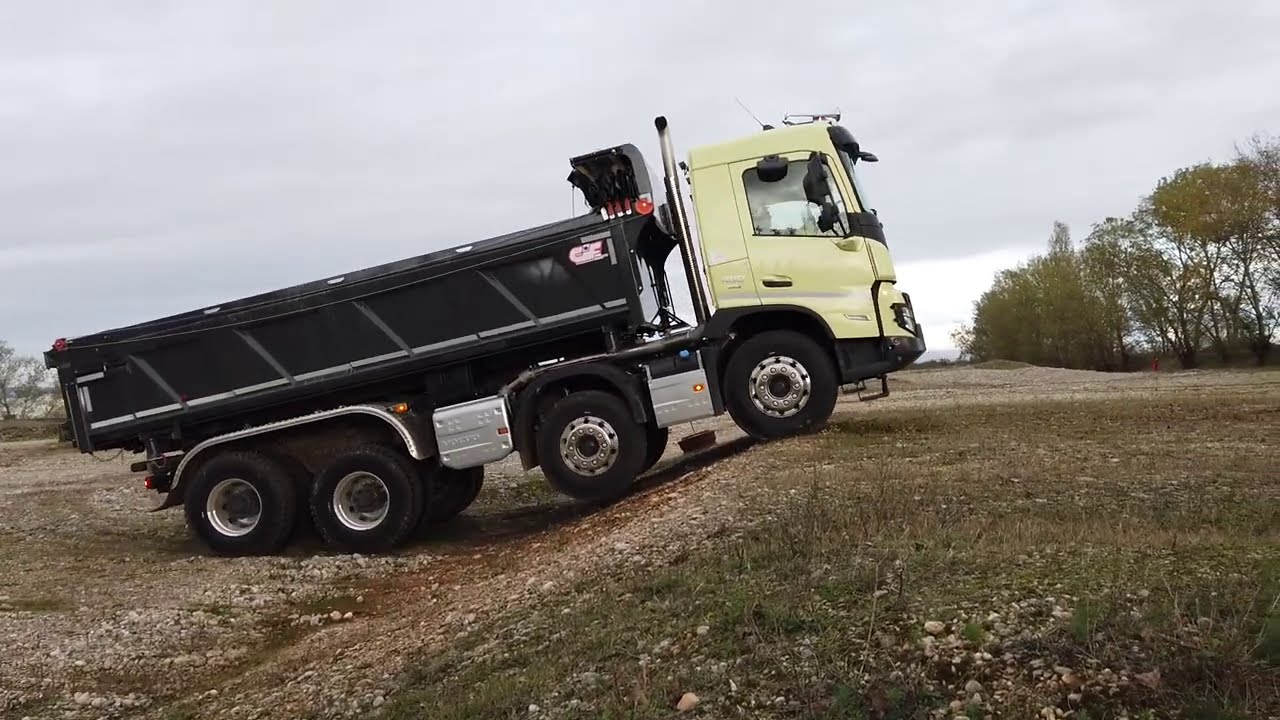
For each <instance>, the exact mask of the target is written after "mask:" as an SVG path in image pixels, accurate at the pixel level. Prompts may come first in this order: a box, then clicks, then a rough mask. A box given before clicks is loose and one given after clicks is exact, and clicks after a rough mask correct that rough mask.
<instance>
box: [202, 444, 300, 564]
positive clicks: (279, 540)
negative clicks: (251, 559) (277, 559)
mask: <svg viewBox="0 0 1280 720" xmlns="http://www.w3.org/2000/svg"><path fill="white" fill-rule="evenodd" d="M297 508H298V494H297V490H296V488H295V486H294V483H293V478H292V477H291V476H290V474H289V470H288V468H287V467H285V466H284V465H282V464H281V463H279V462H277V461H276V460H273V459H272V458H270V457H268V456H267V455H264V454H262V453H258V452H251V451H236V450H233V451H227V452H223V453H221V454H219V455H217V456H215V457H213V458H210V459H209V460H208V461H207V462H206V463H205V464H204V466H203V467H201V468H200V470H199V472H197V473H196V476H195V477H194V478H192V482H191V485H190V486H189V487H188V488H187V490H186V498H185V511H186V516H187V524H188V525H189V526H190V527H191V529H192V531H193V532H194V533H195V534H196V536H197V537H199V538H200V539H201V540H203V541H204V543H205V544H206V545H208V546H209V548H210V549H211V550H213V551H214V552H215V553H218V554H219V555H271V554H274V553H277V552H279V551H280V550H281V549H282V548H283V547H284V546H285V544H286V543H287V542H288V540H289V536H290V534H292V532H293V528H294V525H295V523H296V521H297Z"/></svg>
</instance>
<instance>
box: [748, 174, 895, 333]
mask: <svg viewBox="0 0 1280 720" xmlns="http://www.w3.org/2000/svg"><path fill="white" fill-rule="evenodd" d="M780 157H782V158H783V159H785V160H786V161H787V171H786V174H785V175H784V176H783V177H782V178H781V179H779V180H776V181H774V182H765V181H764V180H762V179H761V177H760V173H759V171H758V168H757V160H758V159H752V160H747V161H742V162H738V163H733V164H731V165H730V177H731V179H732V183H733V187H734V194H735V198H736V200H737V205H738V215H739V220H740V222H741V227H742V235H743V238H744V239H745V241H746V250H747V255H748V258H749V262H750V267H751V275H752V276H753V278H752V279H753V281H754V282H755V292H756V295H757V297H759V299H760V304H762V305H795V306H800V307H803V308H808V309H810V310H812V311H813V312H815V313H817V314H818V315H819V316H820V317H821V318H822V319H823V320H825V321H826V323H827V325H828V327H830V328H831V331H832V333H833V334H834V335H835V336H836V337H837V338H858V337H876V336H878V335H879V332H878V330H877V325H876V318H875V308H874V306H873V304H872V298H871V286H872V284H873V282H874V280H875V273H874V271H873V269H872V265H871V255H870V252H869V249H868V248H867V241H866V240H865V239H863V238H860V237H849V238H846V237H844V235H845V226H844V223H845V222H846V217H847V216H846V211H848V210H856V207H854V206H853V205H851V204H850V198H852V197H853V195H852V193H851V192H850V191H849V190H848V189H847V188H846V187H844V183H843V181H842V179H841V176H840V174H839V173H838V172H837V171H836V168H838V167H839V165H838V163H837V162H836V161H835V160H834V159H833V158H831V157H830V156H827V155H822V156H821V158H822V160H823V161H824V162H825V164H826V168H827V177H828V180H827V183H828V190H829V192H830V194H831V198H832V200H833V201H834V202H835V205H836V210H837V211H838V214H839V217H838V219H837V221H836V223H835V225H834V227H832V228H831V229H829V230H825V231H824V230H821V229H820V228H819V224H818V219H819V217H820V214H821V208H820V207H819V206H818V205H815V204H814V203H811V202H809V201H808V200H807V199H806V198H805V191H804V177H805V173H806V165H807V163H808V162H809V159H810V153H809V152H808V151H797V152H791V153H785V154H783V155H781V156H780Z"/></svg>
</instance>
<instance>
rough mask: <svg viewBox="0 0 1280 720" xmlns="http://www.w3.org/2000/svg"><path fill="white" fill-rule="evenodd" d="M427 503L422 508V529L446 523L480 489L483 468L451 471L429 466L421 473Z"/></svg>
mask: <svg viewBox="0 0 1280 720" xmlns="http://www.w3.org/2000/svg"><path fill="white" fill-rule="evenodd" d="M422 475H423V482H424V483H425V484H426V487H427V501H426V503H425V505H424V507H423V508H422V521H421V522H422V525H423V526H430V525H436V524H439V523H443V522H448V521H449V520H452V519H453V518H455V517H457V516H458V515H459V514H461V513H462V511H463V510H466V509H467V508H468V507H470V506H471V503H473V502H475V499H476V497H477V496H478V495H479V494H480V488H481V487H483V485H484V466H483V465H482V466H479V467H473V468H467V469H466V470H454V469H453V468H448V467H440V466H434V465H433V466H431V468H430V469H428V470H426V471H425V472H423V473H422Z"/></svg>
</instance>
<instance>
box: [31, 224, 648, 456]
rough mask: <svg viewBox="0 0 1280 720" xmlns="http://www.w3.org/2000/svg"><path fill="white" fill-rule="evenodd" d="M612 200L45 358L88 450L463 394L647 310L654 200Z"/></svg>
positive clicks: (597, 345)
mask: <svg viewBox="0 0 1280 720" xmlns="http://www.w3.org/2000/svg"><path fill="white" fill-rule="evenodd" d="M607 215H608V213H607V212H606V213H600V212H594V213H591V214H587V215H583V216H579V217H577V218H573V219H569V220H565V221H562V222H556V223H552V224H549V225H544V226H541V227H537V228H533V229H530V230H525V231H522V232H518V233H513V234H510V235H505V236H502V237H498V238H493V239H490V240H486V241H483V242H476V243H473V244H470V245H463V246H460V247H456V248H451V249H448V250H442V251H439V252H433V253H430V254H427V255H422V256H419V257H414V258H410V259H406V260H402V261H399V262H393V263H388V264H385V265H379V266H376V267H371V268H367V269H365V270H360V271H358V272H353V273H348V274H346V275H344V276H339V277H334V278H327V279H324V280H318V281H315V282H311V283H307V284H303V285H298V286H295V287H291V288H287V289H283V290H278V291H275V292H270V293H266V294H262V295H256V296H253V297H248V298H244V299H241V300H237V301H234V302H228V303H223V304H222V305H219V306H217V307H211V308H205V309H200V310H195V311H192V312H188V313H184V314H181V315H174V316H171V317H166V318H162V319H158V320H153V321H150V322H145V323H141V324H138V325H133V326H129V327H123V328H119V329H116V330H110V331H106V332H101V333H97V334H93V335H86V336H83V337H78V338H73V339H70V340H67V341H65V345H64V343H63V341H59V343H58V344H57V345H55V349H54V350H51V351H49V352H47V353H46V356H45V360H46V364H47V365H49V366H50V367H56V368H57V370H58V376H59V380H60V384H61V386H62V389H63V392H64V402H65V403H66V405H67V410H68V417H69V418H70V421H69V425H70V426H71V427H70V429H71V430H72V431H73V433H74V438H75V441H76V445H77V447H79V448H80V449H81V450H82V451H83V452H91V451H94V450H102V449H108V448H131V449H140V448H141V442H142V438H143V437H148V436H162V437H165V438H167V439H169V441H171V442H175V443H177V444H179V445H181V444H187V443H189V442H192V441H196V440H199V439H202V437H207V436H210V435H213V434H217V433H218V432H226V431H229V430H233V429H236V428H238V427H243V426H245V425H251V424H257V423H259V422H266V421H270V420H273V419H280V418H285V417H291V416H294V415H297V414H300V413H302V412H309V411H313V410H316V409H321V408H323V407H333V406H335V405H339V404H345V403H352V402H371V401H375V400H382V399H388V398H390V397H391V396H392V394H394V393H397V392H415V393H426V394H427V397H428V398H430V396H431V395H432V393H435V395H436V398H437V400H438V402H434V403H432V404H434V405H436V406H438V405H442V404H448V402H449V401H451V400H452V401H460V400H463V399H467V398H469V397H471V396H474V395H476V394H478V393H479V392H480V390H481V386H482V385H485V383H486V382H487V381H486V379H485V377H482V376H486V375H493V376H494V377H496V376H498V375H502V376H503V379H510V377H512V376H514V374H515V373H517V372H518V371H519V370H520V369H523V368H525V367H528V365H529V364H530V363H533V362H539V361H542V360H545V359H554V358H555V357H559V356H562V355H563V354H567V353H571V352H575V351H577V350H580V351H581V352H583V353H586V352H592V351H599V350H601V349H604V348H605V346H606V344H607V342H606V339H605V338H606V337H609V338H612V340H611V341H612V342H616V341H619V339H623V341H624V342H625V338H627V337H628V336H630V335H633V334H634V333H635V332H636V330H637V329H638V328H641V327H643V326H644V325H645V324H646V323H648V322H650V321H652V320H653V319H654V314H655V313H657V310H658V306H659V302H661V301H660V300H659V296H662V297H665V296H666V288H665V279H664V278H662V277H661V272H662V271H661V268H662V261H664V260H665V258H666V255H667V253H668V252H669V251H670V249H671V246H672V242H671V240H670V237H669V236H667V235H666V234H665V233H663V232H662V231H661V230H659V228H658V224H657V222H656V221H655V219H654V216H653V215H652V214H636V213H634V212H632V213H628V214H624V215H622V216H620V217H617V218H614V219H610V218H609V217H607ZM640 256H647V257H651V258H652V259H653V260H654V261H655V266H656V268H657V275H658V276H659V277H658V278H657V279H656V280H655V275H654V274H651V273H650V270H649V267H648V265H647V264H645V263H643V262H642V261H641V260H640ZM655 282H656V283H657V285H656V286H655ZM664 304H665V303H664ZM59 347H61V348H62V349H58V348H59ZM557 353H559V354H561V355H557ZM504 364H505V366H504ZM506 366H509V367H506ZM477 367H481V368H483V367H489V368H492V369H493V370H494V372H490V373H485V372H480V371H477V369H476V368H477ZM498 368H501V372H499V371H498ZM488 384H489V385H493V381H492V380H490V381H488ZM495 390H496V386H492V387H487V388H484V391H485V392H493V391H495Z"/></svg>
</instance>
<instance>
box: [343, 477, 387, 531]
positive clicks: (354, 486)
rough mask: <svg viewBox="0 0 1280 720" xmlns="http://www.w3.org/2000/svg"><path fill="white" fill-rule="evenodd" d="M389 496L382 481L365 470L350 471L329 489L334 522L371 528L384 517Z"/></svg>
mask: <svg viewBox="0 0 1280 720" xmlns="http://www.w3.org/2000/svg"><path fill="white" fill-rule="evenodd" d="M390 507H391V496H390V493H388V492H387V485H386V483H384V482H382V479H381V478H379V477H378V476H377V475H374V474H373V473H369V472H363V471H361V472H353V473H351V474H349V475H347V476H345V477H343V478H342V479H341V480H339V481H338V484H337V485H336V486H335V487H334V489H333V514H334V516H335V517H337V518H338V522H340V523H342V524H343V525H345V526H346V527H348V528H350V529H352V530H357V531H364V530H372V529H373V528H375V527H377V526H378V525H379V524H380V523H381V522H382V521H383V520H384V519H386V517H387V511H388V510H389V509H390Z"/></svg>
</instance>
